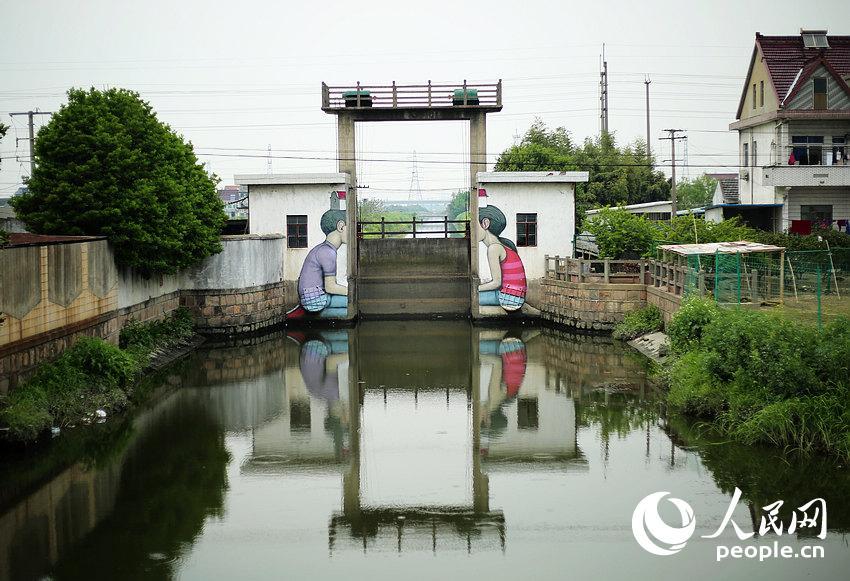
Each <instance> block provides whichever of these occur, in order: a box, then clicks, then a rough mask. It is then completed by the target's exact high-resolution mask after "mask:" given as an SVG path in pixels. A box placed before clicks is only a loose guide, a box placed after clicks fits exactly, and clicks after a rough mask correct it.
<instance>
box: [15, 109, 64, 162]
mask: <svg viewBox="0 0 850 581" xmlns="http://www.w3.org/2000/svg"><path fill="white" fill-rule="evenodd" d="M52 114H53V113H52V112H50V111H24V112H21V113H9V116H10V117H15V116H16V115H26V116H27V124H28V125H29V135H30V136H29V140H30V177H32V172H33V170H34V169H35V153H34V152H33V145H34V144H35V125H34V123H33V117H35V116H36V115H52Z"/></svg>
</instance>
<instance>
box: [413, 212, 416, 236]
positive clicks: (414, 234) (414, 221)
mask: <svg viewBox="0 0 850 581" xmlns="http://www.w3.org/2000/svg"><path fill="white" fill-rule="evenodd" d="M413 237H414V238H416V216H415V215H414V216H413Z"/></svg>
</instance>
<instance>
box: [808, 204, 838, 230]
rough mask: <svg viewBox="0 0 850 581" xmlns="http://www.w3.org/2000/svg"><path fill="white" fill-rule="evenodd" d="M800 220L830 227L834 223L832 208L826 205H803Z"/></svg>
mask: <svg viewBox="0 0 850 581" xmlns="http://www.w3.org/2000/svg"><path fill="white" fill-rule="evenodd" d="M800 218H802V219H803V220H810V221H812V222H818V223H822V224H823V225H824V226H828V225H829V224H831V223H832V206H831V205H825V204H823V205H802V206H800Z"/></svg>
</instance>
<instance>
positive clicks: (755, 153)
mask: <svg viewBox="0 0 850 581" xmlns="http://www.w3.org/2000/svg"><path fill="white" fill-rule="evenodd" d="M758 156H759V144H758V141H753V167H755V166H757V165H758Z"/></svg>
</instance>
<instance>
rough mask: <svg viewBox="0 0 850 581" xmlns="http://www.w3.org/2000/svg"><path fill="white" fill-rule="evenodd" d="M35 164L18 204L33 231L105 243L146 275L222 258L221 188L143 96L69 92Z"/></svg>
mask: <svg viewBox="0 0 850 581" xmlns="http://www.w3.org/2000/svg"><path fill="white" fill-rule="evenodd" d="M34 154H35V161H36V166H35V169H34V170H33V175H32V177H31V178H30V179H29V181H28V182H27V187H28V191H27V192H26V193H24V194H22V195H20V196H16V197H14V198H13V199H12V205H13V206H14V208H15V212H16V213H17V215H18V217H19V218H20V219H21V220H23V221H24V222H25V223H26V224H27V227H28V228H29V229H30V230H31V231H33V232H36V233H39V234H64V235H102V236H107V237H108V238H109V239H110V242H111V243H112V245H113V247H114V249H115V259H116V262H117V263H118V264H119V265H121V266H129V267H133V268H136V269H137V270H139V271H140V272H142V273H143V274H146V275H149V274H152V273H174V272H176V271H177V270H178V269H180V268H183V267H186V266H190V265H192V264H195V263H197V262H199V261H201V260H202V259H204V258H206V257H207V256H209V255H210V254H214V253H216V252H220V251H221V243H220V241H219V234H220V232H221V228H222V226H223V225H224V223H225V221H226V219H227V218H226V215H225V213H224V210H223V204H222V201H221V199H220V198H219V197H218V194H217V193H216V181H217V180H216V178H215V177H214V176H210V175H208V174H207V172H206V170H205V169H204V166H203V165H202V164H201V163H199V162H198V159H197V158H196V157H195V153H194V151H193V149H192V145H191V143H187V142H186V141H184V139H183V138H182V137H181V136H180V135H178V134H177V133H175V132H174V131H173V130H171V128H170V127H168V125H165V124H164V123H162V122H160V121H159V120H158V119H157V117H156V114H155V113H154V112H153V109H152V108H151V106H150V105H149V104H148V103H146V102H145V101H143V100H141V99H140V98H139V95H138V94H137V93H134V92H132V91H127V90H124V89H109V90H105V91H98V90H96V89H90V90H88V91H85V90H81V89H71V90H70V91H68V103H67V104H65V105H63V106H62V107H61V108H60V109H59V111H58V112H57V113H55V114H54V115H53V116H52V117H51V119H50V122H48V123H47V125H45V126H44V127H43V128H42V129H41V131H39V134H38V139H37V140H36V141H35V144H34Z"/></svg>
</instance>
